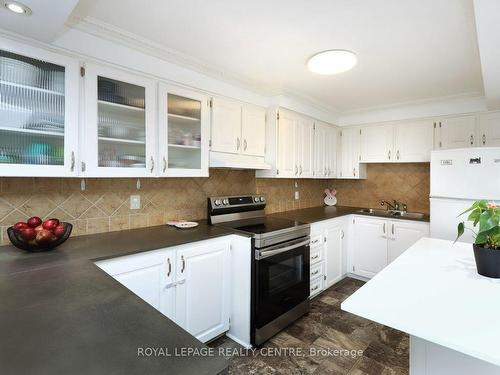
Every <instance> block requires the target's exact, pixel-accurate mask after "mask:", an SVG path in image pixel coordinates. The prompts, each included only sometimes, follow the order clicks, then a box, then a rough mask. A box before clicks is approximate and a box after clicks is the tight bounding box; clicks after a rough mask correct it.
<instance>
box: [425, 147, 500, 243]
mask: <svg viewBox="0 0 500 375" xmlns="http://www.w3.org/2000/svg"><path fill="white" fill-rule="evenodd" d="M430 192H431V193H430V204H431V212H430V213H431V237H433V238H441V239H446V240H455V238H456V237H457V225H458V223H459V222H460V221H464V220H466V219H467V215H463V216H460V217H457V216H458V215H459V214H460V213H462V212H463V211H465V210H466V209H467V208H468V207H469V206H470V205H471V204H472V203H473V202H474V201H476V200H480V199H486V200H488V201H496V202H497V203H500V147H481V148H479V147H478V148H466V149H452V150H440V151H433V152H432V154H431V191H430ZM468 226H469V228H470V227H471V226H472V223H469V225H468ZM460 241H463V242H470V243H472V242H473V233H472V232H471V231H469V230H466V232H465V234H464V235H463V236H462V237H461V239H460Z"/></svg>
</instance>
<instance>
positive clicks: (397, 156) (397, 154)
mask: <svg viewBox="0 0 500 375" xmlns="http://www.w3.org/2000/svg"><path fill="white" fill-rule="evenodd" d="M396 158H397V159H398V160H399V150H398V151H397V152H396Z"/></svg>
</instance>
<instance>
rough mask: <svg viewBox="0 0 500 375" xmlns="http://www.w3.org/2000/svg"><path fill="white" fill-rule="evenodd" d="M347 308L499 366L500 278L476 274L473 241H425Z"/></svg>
mask: <svg viewBox="0 0 500 375" xmlns="http://www.w3.org/2000/svg"><path fill="white" fill-rule="evenodd" d="M369 250H370V249H366V251H369ZM342 309H343V310H345V311H348V312H351V313H353V314H356V315H359V316H361V317H364V318H367V319H370V320H372V321H375V322H377V323H381V324H384V325H386V326H389V327H392V328H395V329H398V330H400V331H403V332H407V333H408V334H410V335H413V336H416V337H419V338H421V339H424V340H427V341H430V342H433V343H436V344H439V345H442V346H444V347H447V348H450V349H453V350H456V351H459V352H462V353H464V354H467V355H469V356H472V357H476V358H478V359H481V360H483V361H486V362H490V363H493V364H495V365H497V366H500V346H499V344H498V343H499V338H500V279H490V278H486V277H483V276H481V275H478V274H477V272H476V265H475V262H474V254H473V250H472V245H471V244H466V243H460V242H457V243H456V244H455V245H453V242H451V241H444V240H437V239H430V238H424V239H421V240H420V241H419V242H417V243H416V244H415V245H413V246H412V247H410V248H409V249H408V250H407V251H406V252H404V253H403V254H402V255H401V256H400V257H398V258H397V259H396V260H395V261H394V262H392V263H391V264H390V265H389V266H387V267H386V268H385V269H384V270H382V271H381V272H380V273H378V274H377V275H376V276H375V277H374V278H373V279H371V280H370V281H369V282H367V283H366V284H365V285H364V286H363V287H361V288H360V289H359V290H358V291H356V292H355V293H354V294H353V295H351V296H350V297H349V298H348V299H346V300H345V301H344V302H343V303H342Z"/></svg>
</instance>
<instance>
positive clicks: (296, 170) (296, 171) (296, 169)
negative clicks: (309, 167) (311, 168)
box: [295, 166, 299, 176]
mask: <svg viewBox="0 0 500 375" xmlns="http://www.w3.org/2000/svg"><path fill="white" fill-rule="evenodd" d="M297 173H299V172H298V168H297V166H295V175H296V176H297Z"/></svg>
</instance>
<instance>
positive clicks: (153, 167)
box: [149, 156, 155, 173]
mask: <svg viewBox="0 0 500 375" xmlns="http://www.w3.org/2000/svg"><path fill="white" fill-rule="evenodd" d="M154 169H155V161H154V159H153V157H152V156H151V168H150V169H149V171H150V172H151V173H153V170H154Z"/></svg>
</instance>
